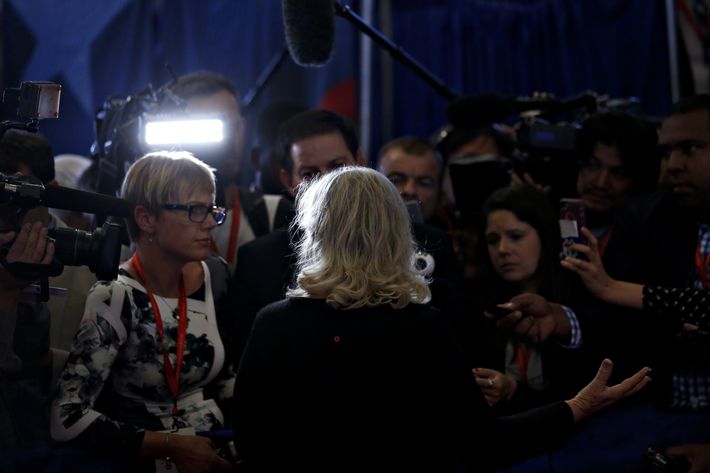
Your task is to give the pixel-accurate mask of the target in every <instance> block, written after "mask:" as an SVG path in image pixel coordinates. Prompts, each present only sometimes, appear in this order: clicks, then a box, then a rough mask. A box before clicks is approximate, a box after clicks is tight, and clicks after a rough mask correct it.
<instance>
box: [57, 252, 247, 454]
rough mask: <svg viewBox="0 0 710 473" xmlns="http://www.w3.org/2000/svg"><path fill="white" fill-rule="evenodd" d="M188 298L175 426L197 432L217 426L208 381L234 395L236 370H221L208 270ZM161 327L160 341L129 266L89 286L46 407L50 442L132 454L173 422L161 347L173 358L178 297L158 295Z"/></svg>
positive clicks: (145, 297)
mask: <svg viewBox="0 0 710 473" xmlns="http://www.w3.org/2000/svg"><path fill="white" fill-rule="evenodd" d="M202 265H203V268H204V273H205V280H204V284H203V285H202V287H201V288H200V289H199V290H198V291H196V292H195V293H193V294H190V295H189V296H188V299H187V313H188V324H187V337H186V341H185V352H184V355H183V364H182V369H181V371H180V381H179V393H180V394H179V400H178V409H179V417H178V421H179V425H180V426H181V427H186V426H190V427H194V428H195V430H196V431H205V430H215V429H220V428H222V425H223V422H224V421H223V418H222V412H221V410H220V408H219V407H218V406H217V404H216V403H215V401H214V400H213V399H208V398H207V397H208V396H205V388H206V387H208V384H215V383H217V384H219V385H220V386H218V387H217V388H216V389H215V392H224V393H229V394H228V395H229V396H231V392H232V385H233V381H234V376H233V374H232V373H231V370H229V369H223V365H224V359H225V354H224V346H223V344H222V340H221V338H220V335H219V332H218V328H217V316H216V312H215V303H214V301H213V295H212V288H211V281H210V271H209V269H208V267H207V265H206V264H205V263H202ZM156 301H157V303H158V305H159V308H160V314H161V317H162V321H163V327H164V331H165V343H164V344H163V345H161V344H160V343H159V342H158V338H157V332H156V326H155V316H154V315H153V311H152V309H151V305H150V301H149V298H148V295H147V294H146V290H145V288H144V287H143V286H142V285H141V284H140V283H139V282H138V281H136V280H135V279H133V278H132V277H131V276H130V275H129V274H128V273H127V272H125V271H120V272H119V276H118V279H117V280H116V281H100V282H98V283H96V284H95V285H94V287H93V288H92V289H91V291H90V292H89V295H88V297H87V301H86V307H85V310H84V317H83V319H82V321H81V324H80V326H79V330H78V332H77V334H76V336H75V338H74V342H73V344H72V349H71V354H70V355H69V359H68V361H67V365H66V366H65V368H64V371H63V372H62V374H61V376H60V378H59V382H58V386H57V392H56V394H55V397H54V400H53V402H52V407H51V433H52V437H53V438H54V439H55V440H59V441H68V440H72V439H76V441H77V442H78V443H79V444H81V445H83V446H85V447H87V448H91V449H95V450H103V449H106V448H110V449H111V450H112V451H113V452H116V451H132V452H136V451H137V450H138V448H140V444H141V442H142V438H143V433H144V431H145V430H154V431H159V430H166V429H171V428H172V427H173V418H172V415H171V410H172V407H173V400H172V395H171V394H170V389H169V387H168V384H167V381H166V378H165V371H164V366H163V354H162V350H163V346H167V348H168V354H169V356H170V359H171V361H172V362H173V363H175V345H176V337H177V327H178V320H177V304H178V300H177V298H174V299H170V298H168V299H166V298H162V297H160V296H156Z"/></svg>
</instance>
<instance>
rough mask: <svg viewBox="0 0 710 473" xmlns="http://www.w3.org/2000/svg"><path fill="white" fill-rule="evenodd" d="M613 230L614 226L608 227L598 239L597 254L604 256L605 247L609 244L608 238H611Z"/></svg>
mask: <svg viewBox="0 0 710 473" xmlns="http://www.w3.org/2000/svg"><path fill="white" fill-rule="evenodd" d="M613 231H614V226H613V225H612V226H611V227H609V230H607V231H606V233H605V234H604V236H602V239H601V240H600V241H599V256H604V252H605V251H606V247H607V246H608V245H609V240H611V234H612V232H613Z"/></svg>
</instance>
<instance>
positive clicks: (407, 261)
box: [287, 167, 431, 309]
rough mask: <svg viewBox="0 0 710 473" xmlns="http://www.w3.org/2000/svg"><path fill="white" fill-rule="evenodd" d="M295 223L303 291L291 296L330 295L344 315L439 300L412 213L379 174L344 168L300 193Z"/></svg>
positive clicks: (296, 290)
mask: <svg viewBox="0 0 710 473" xmlns="http://www.w3.org/2000/svg"><path fill="white" fill-rule="evenodd" d="M294 225H295V226H297V227H298V228H299V229H300V230H301V231H302V238H301V240H300V241H299V242H298V244H297V247H296V253H297V256H298V262H297V276H296V284H297V287H296V288H294V289H291V290H289V291H288V292H287V295H288V296H290V297H309V296H311V295H314V296H320V295H324V296H325V297H326V302H327V303H328V305H330V306H332V307H335V308H339V309H354V308H358V307H364V306H378V305H382V304H389V305H391V306H392V307H394V308H401V307H404V306H406V305H407V304H409V303H410V302H414V303H425V302H428V301H429V299H430V298H431V293H430V291H429V287H428V281H427V280H426V278H425V276H423V275H422V274H421V273H420V272H419V271H417V269H416V268H415V266H414V261H415V246H414V241H413V239H412V233H411V229H410V223H409V215H408V213H407V209H406V207H405V205H404V202H403V201H402V198H401V197H400V196H399V193H398V192H397V190H396V189H395V187H394V185H392V183H391V182H390V181H389V180H388V179H387V178H386V177H385V176H383V175H382V174H380V173H379V172H377V171H375V170H373V169H369V168H365V167H344V168H340V169H336V170H334V171H331V172H329V173H327V174H325V175H323V176H322V177H320V178H318V179H314V180H313V181H311V182H310V183H308V184H306V185H305V187H304V188H303V189H302V190H301V191H300V192H299V194H298V197H297V199H296V220H295V221H294Z"/></svg>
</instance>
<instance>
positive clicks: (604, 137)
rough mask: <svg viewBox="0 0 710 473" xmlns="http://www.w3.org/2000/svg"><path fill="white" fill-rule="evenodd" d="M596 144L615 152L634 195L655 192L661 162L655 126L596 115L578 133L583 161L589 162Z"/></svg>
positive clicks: (624, 117)
mask: <svg viewBox="0 0 710 473" xmlns="http://www.w3.org/2000/svg"><path fill="white" fill-rule="evenodd" d="M597 144H603V145H606V146H613V147H615V148H616V150H617V151H618V152H619V156H620V157H621V162H622V164H623V166H624V168H625V169H626V172H627V173H628V176H629V178H630V179H631V181H632V186H633V192H634V193H637V192H642V191H650V190H653V189H655V188H656V185H657V182H658V173H659V166H660V159H659V155H658V152H657V148H656V145H657V144H658V134H657V133H656V129H655V127H654V126H653V124H651V123H650V122H648V121H646V120H644V119H642V118H639V117H636V116H633V115H630V114H628V113H624V112H604V113H597V114H595V115H592V116H590V117H589V118H587V119H586V120H585V121H584V123H583V124H582V129H581V130H580V132H579V137H578V146H577V148H578V150H579V153H580V159H582V160H585V159H588V158H589V157H590V156H591V155H592V153H593V152H594V148H595V146H596V145H597Z"/></svg>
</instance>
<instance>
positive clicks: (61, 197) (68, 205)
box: [42, 186, 135, 217]
mask: <svg viewBox="0 0 710 473" xmlns="http://www.w3.org/2000/svg"><path fill="white" fill-rule="evenodd" d="M42 204H44V205H45V206H46V207H51V208H54V209H64V210H74V211H77V212H86V213H92V214H99V215H113V216H114V217H128V216H130V215H131V214H132V213H133V208H134V207H135V206H134V205H133V204H131V203H130V202H128V201H127V200H124V199H119V198H118V197H111V196H110V195H104V194H96V193H94V192H85V191H80V190H77V189H70V188H68V187H61V186H47V187H45V189H44V191H42Z"/></svg>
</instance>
